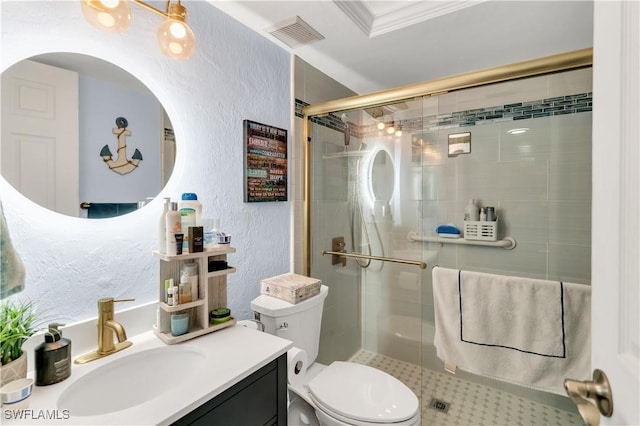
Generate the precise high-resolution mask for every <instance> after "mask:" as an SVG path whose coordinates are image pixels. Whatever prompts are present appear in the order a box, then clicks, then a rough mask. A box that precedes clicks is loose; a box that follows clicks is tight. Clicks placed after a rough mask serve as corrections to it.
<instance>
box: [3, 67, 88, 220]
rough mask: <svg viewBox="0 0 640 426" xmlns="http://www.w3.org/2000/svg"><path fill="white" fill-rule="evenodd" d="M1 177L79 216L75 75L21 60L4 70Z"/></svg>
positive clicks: (31, 195) (25, 192) (49, 204)
mask: <svg viewBox="0 0 640 426" xmlns="http://www.w3.org/2000/svg"><path fill="white" fill-rule="evenodd" d="M1 123H2V146H1V151H0V152H1V154H0V167H1V171H2V176H4V178H5V179H6V180H7V181H8V182H9V183H10V184H11V185H12V186H13V187H14V188H16V189H17V190H18V191H20V193H22V194H23V195H24V196H25V197H27V198H29V199H30V200H32V201H34V202H35V203H38V204H40V205H41V206H43V207H46V208H48V209H50V210H54V211H56V212H58V213H62V214H66V215H70V216H78V212H79V211H80V208H79V205H80V200H79V191H78V189H79V171H78V170H79V154H78V133H79V132H78V74H77V73H75V72H73V71H68V70H64V69H61V68H56V67H52V66H49V65H43V64H40V63H37V62H32V61H21V62H19V63H18V64H16V65H14V66H12V67H10V68H9V69H7V70H5V71H4V72H3V73H2V121H1Z"/></svg>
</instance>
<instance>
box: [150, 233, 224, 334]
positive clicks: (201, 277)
mask: <svg viewBox="0 0 640 426" xmlns="http://www.w3.org/2000/svg"><path fill="white" fill-rule="evenodd" d="M235 252H236V249H235V248H233V247H230V246H228V245H222V244H220V245H217V246H215V247H210V248H207V249H205V251H203V252H202V253H185V254H180V255H177V256H169V255H167V254H165V253H160V252H159V251H154V252H153V255H154V256H155V257H157V258H158V259H159V260H160V274H159V284H158V309H159V313H158V319H159V323H160V324H156V325H155V326H154V332H155V333H156V334H157V335H158V337H160V338H161V339H162V340H163V341H164V342H165V343H167V344H170V345H171V344H174V343H180V342H184V341H185V340H189V339H193V338H195V337H198V336H202V335H204V334H207V333H212V332H214V331H218V330H221V329H223V328H226V327H230V326H232V325H234V324H235V323H236V320H235V318H233V317H232V318H231V320H229V321H227V322H225V323H222V324H215V325H213V324H210V323H209V312H211V311H212V310H214V309H216V308H224V307H227V275H229V274H231V273H234V272H236V268H234V267H232V266H230V267H227V268H226V269H223V270H219V271H212V272H209V260H224V261H226V260H227V255H228V254H231V253H235ZM185 263H196V264H197V265H198V298H197V299H196V300H193V301H191V302H188V303H183V304H180V305H177V306H169V305H167V304H166V303H165V301H164V281H165V279H170V278H173V279H174V281H175V283H176V285H177V284H178V283H179V282H180V272H181V270H182V266H183V265H184V264H185ZM183 311H189V314H190V323H189V331H188V332H187V333H186V334H182V335H180V336H173V335H172V334H171V314H172V313H177V312H183Z"/></svg>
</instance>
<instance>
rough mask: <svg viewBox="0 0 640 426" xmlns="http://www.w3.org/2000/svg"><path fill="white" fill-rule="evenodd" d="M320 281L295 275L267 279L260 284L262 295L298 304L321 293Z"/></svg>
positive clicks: (289, 274)
mask: <svg viewBox="0 0 640 426" xmlns="http://www.w3.org/2000/svg"><path fill="white" fill-rule="evenodd" d="M321 284H322V282H321V281H320V280H319V279H316V278H311V277H306V276H304V275H298V274H294V273H286V274H282V275H277V276H275V277H271V278H266V279H264V280H262V281H261V282H260V293H261V294H266V295H267V296H273V297H277V298H278V299H281V300H284V301H285V302H289V303H293V304H296V303H298V302H302V301H304V300H307V299H309V298H310V297H313V296H315V295H317V294H319V293H320V285H321Z"/></svg>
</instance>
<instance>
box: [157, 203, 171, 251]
mask: <svg viewBox="0 0 640 426" xmlns="http://www.w3.org/2000/svg"><path fill="white" fill-rule="evenodd" d="M169 203H171V198H169V197H165V199H164V204H163V206H162V214H161V215H160V221H159V223H158V225H159V227H158V251H159V252H160V253H166V252H167V213H168V212H169Z"/></svg>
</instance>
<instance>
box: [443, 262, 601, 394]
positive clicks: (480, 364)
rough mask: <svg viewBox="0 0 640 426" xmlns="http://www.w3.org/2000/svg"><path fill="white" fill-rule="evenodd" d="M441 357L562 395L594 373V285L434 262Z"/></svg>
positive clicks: (473, 371)
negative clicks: (567, 381)
mask: <svg viewBox="0 0 640 426" xmlns="http://www.w3.org/2000/svg"><path fill="white" fill-rule="evenodd" d="M433 296H434V304H435V326H436V332H435V340H434V344H435V346H436V351H437V355H438V358H440V359H441V360H443V361H444V362H445V363H447V364H453V365H456V366H457V367H459V368H461V369H463V370H466V371H469V372H471V373H474V374H479V375H482V376H487V377H491V378H494V379H499V380H503V381H506V382H510V383H515V384H518V385H522V386H526V387H530V388H534V389H539V390H544V391H547V392H553V393H557V394H560V395H566V392H565V390H564V386H563V382H564V379H565V378H572V379H578V380H589V379H590V377H591V373H590V372H591V287H589V286H587V285H582V284H571V283H561V282H558V281H555V282H554V281H546V280H536V279H529V278H519V277H508V276H502V275H492V274H484V273H479V272H470V271H459V270H456V269H447V268H440V267H435V268H434V269H433Z"/></svg>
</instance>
